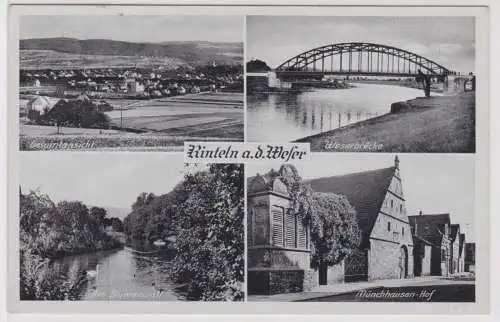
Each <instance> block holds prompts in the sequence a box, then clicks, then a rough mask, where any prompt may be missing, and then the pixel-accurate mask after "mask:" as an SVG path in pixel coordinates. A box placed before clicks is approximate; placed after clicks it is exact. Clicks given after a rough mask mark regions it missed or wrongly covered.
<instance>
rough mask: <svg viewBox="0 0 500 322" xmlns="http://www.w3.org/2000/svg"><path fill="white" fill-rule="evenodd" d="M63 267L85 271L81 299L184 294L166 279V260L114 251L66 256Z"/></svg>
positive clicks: (163, 298) (175, 297)
mask: <svg viewBox="0 0 500 322" xmlns="http://www.w3.org/2000/svg"><path fill="white" fill-rule="evenodd" d="M55 264H56V265H61V266H63V267H64V268H65V269H69V267H71V266H74V265H77V266H78V267H79V268H80V269H82V270H85V271H87V281H86V287H85V289H84V291H83V292H82V294H81V299H82V300H134V301H142V300H144V301H155V300H159V301H176V300H182V299H183V298H184V297H183V296H182V295H181V294H180V293H179V292H177V291H176V290H175V288H174V284H173V283H172V282H171V281H170V280H169V274H168V265H169V260H168V259H167V258H163V257H161V256H152V255H139V254H134V253H132V252H130V251H128V250H125V249H121V250H114V251H105V252H97V253H91V254H83V255H77V256H70V257H66V258H64V259H62V260H60V261H58V262H57V263H55Z"/></svg>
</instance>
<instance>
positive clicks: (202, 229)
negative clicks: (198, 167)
mask: <svg viewBox="0 0 500 322" xmlns="http://www.w3.org/2000/svg"><path fill="white" fill-rule="evenodd" d="M243 182H244V177H243V167H242V166H241V165H237V164H231V165H222V164H217V165H212V166H210V169H209V171H208V172H198V173H195V174H188V175H186V177H185V180H184V183H183V184H184V185H185V188H186V189H187V190H188V191H190V192H191V193H190V194H189V197H188V198H187V200H186V201H185V202H184V203H183V204H182V208H181V216H179V219H180V230H179V234H178V235H177V236H176V237H177V239H176V242H175V248H176V249H177V255H176V257H175V259H174V265H173V266H172V273H173V277H174V278H176V279H177V280H178V281H179V282H183V283H187V289H188V296H189V298H190V299H193V300H241V299H242V298H243V295H244V294H243V291H242V283H243V274H244V259H243V254H244V240H243V237H244V235H243V234H244V232H243V216H244V209H243V206H244V202H243Z"/></svg>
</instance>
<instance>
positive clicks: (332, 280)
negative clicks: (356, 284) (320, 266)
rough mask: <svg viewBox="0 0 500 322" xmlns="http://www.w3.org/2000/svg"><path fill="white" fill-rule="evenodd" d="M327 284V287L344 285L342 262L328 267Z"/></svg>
mask: <svg viewBox="0 0 500 322" xmlns="http://www.w3.org/2000/svg"><path fill="white" fill-rule="evenodd" d="M327 283H328V285H331V284H338V283H344V261H342V262H341V263H340V264H337V265H333V266H330V267H328V273H327Z"/></svg>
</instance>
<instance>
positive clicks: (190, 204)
mask: <svg viewBox="0 0 500 322" xmlns="http://www.w3.org/2000/svg"><path fill="white" fill-rule="evenodd" d="M34 164H38V165H39V167H34V166H33V165H34ZM42 168H43V169H44V170H43V171H40V169H42ZM152 177H154V178H157V179H155V180H151V179H150V178H152ZM243 180H244V179H243V165H238V164H225V165H222V164H219V165H190V166H185V164H184V160H183V157H182V155H178V156H169V157H166V156H165V155H162V154H151V155H144V154H140V155H138V154H134V155H129V156H128V157H127V158H120V157H119V156H118V155H115V154H98V155H96V154H75V153H66V154H60V155H59V154H52V153H43V154H40V153H27V154H24V155H23V157H22V158H21V172H20V187H19V192H20V213H19V231H20V235H19V243H20V275H18V276H20V290H19V291H20V292H19V297H20V300H31V301H33V300H35V301H39V300H40V301H41V300H59V301H61V300H69V301H74V300H82V301H87V300H92V301H101V300H102V301H122V300H123V301H242V300H243V299H244V288H243V276H244V259H243V257H244V239H243V236H244V230H243V215H244V209H243V207H244V199H243Z"/></svg>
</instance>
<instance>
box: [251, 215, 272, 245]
mask: <svg viewBox="0 0 500 322" xmlns="http://www.w3.org/2000/svg"><path fill="white" fill-rule="evenodd" d="M253 212H254V225H253V243H254V245H266V244H268V239H267V238H268V236H269V235H268V227H269V226H268V216H267V209H266V208H264V207H256V208H254V211H253Z"/></svg>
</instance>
